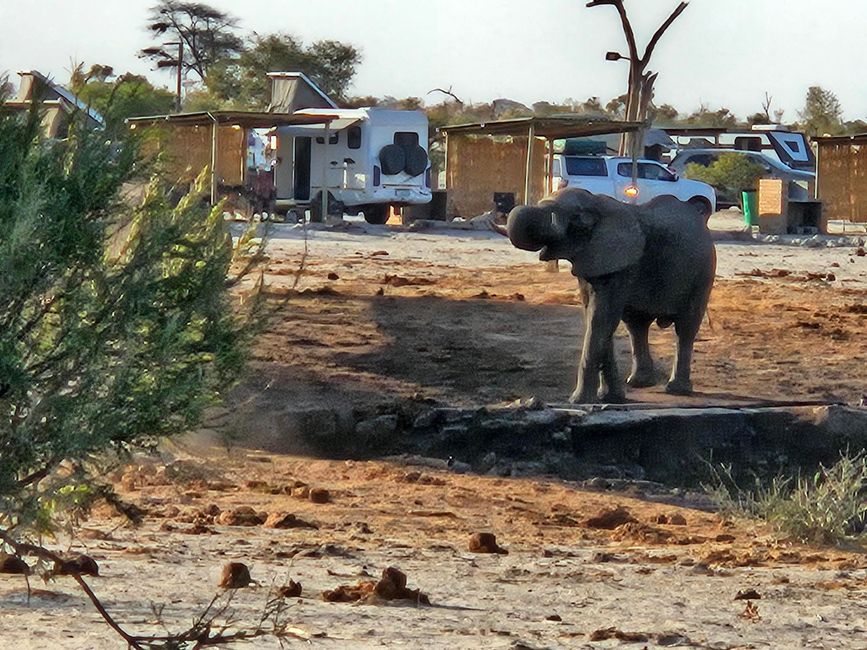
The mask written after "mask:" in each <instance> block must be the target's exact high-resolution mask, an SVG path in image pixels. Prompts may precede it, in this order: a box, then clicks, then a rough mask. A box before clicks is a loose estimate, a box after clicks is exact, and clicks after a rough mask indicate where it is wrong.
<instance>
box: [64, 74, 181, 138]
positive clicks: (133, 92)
mask: <svg viewBox="0 0 867 650" xmlns="http://www.w3.org/2000/svg"><path fill="white" fill-rule="evenodd" d="M112 77H114V71H113V69H112V68H111V67H110V66H103V65H98V64H97V65H93V66H91V67H90V70H89V71H88V72H84V68H83V66H82V65H81V64H79V65H78V66H76V67H75V69H74V70H73V71H72V76H71V78H70V88H71V90H72V91H73V92H74V93H75V94H76V95H78V97H79V98H80V99H81V100H82V101H83V102H85V103H86V104H88V105H89V106H92V107H93V108H94V109H96V110H97V111H99V112H100V113H101V114H102V116H103V117H104V118H105V120H106V127H107V128H108V130H109V133H112V134H113V133H117V132H119V131H120V130H121V129H123V128H124V120H125V119H126V118H128V117H139V116H142V115H162V114H164V113H168V112H170V111H171V110H172V108H173V107H174V102H175V96H174V94H173V93H171V92H169V91H168V90H166V89H164V88H155V87H154V86H153V85H152V84H151V83H150V82H149V81H148V80H147V79H146V78H145V77H143V76H141V75H135V74H132V73H129V72H128V73H126V74H123V75H120V76H119V77H115V78H114V79H112Z"/></svg>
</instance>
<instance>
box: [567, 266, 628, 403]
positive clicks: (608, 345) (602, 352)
mask: <svg viewBox="0 0 867 650" xmlns="http://www.w3.org/2000/svg"><path fill="white" fill-rule="evenodd" d="M627 286H628V279H627V278H624V277H621V276H619V275H612V276H606V277H605V278H602V279H598V280H594V281H590V282H584V283H582V290H583V291H584V292H585V293H586V295H585V302H584V304H585V313H584V320H585V326H584V347H583V349H582V351H581V361H580V362H579V364H578V384H577V385H576V387H575V391H574V392H573V393H572V396H571V398H570V401H571V402H573V403H579V404H588V403H591V402H595V401H597V399H598V395H597V394H598V391H599V378H600V374H602V375H604V378H605V383H606V385H607V386H606V389H607V396H608V397H610V398H611V399H617V398H618V395H619V396H620V397H619V400H622V397H623V386H622V384H621V382H620V377H619V374H618V372H617V364H616V359H615V358H614V342H613V337H614V331H615V330H616V329H617V325H618V323H620V318H621V316H622V315H623V306H624V304H625V302H626V288H627Z"/></svg>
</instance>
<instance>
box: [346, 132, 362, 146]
mask: <svg viewBox="0 0 867 650" xmlns="http://www.w3.org/2000/svg"><path fill="white" fill-rule="evenodd" d="M346 145H347V146H348V147H349V148H350V149H361V127H360V126H351V127H349V130H348V131H347V132H346Z"/></svg>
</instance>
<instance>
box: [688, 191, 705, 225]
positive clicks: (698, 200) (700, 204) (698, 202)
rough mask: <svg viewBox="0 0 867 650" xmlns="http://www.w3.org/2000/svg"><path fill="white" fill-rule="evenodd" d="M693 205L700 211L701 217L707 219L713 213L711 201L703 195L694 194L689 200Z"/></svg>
mask: <svg viewBox="0 0 867 650" xmlns="http://www.w3.org/2000/svg"><path fill="white" fill-rule="evenodd" d="M687 203H689V204H690V205H691V206H692V207H694V208H695V209H696V210H698V213H699V214H700V215H701V217H702V218H703V219H704V220H705V221H707V220H708V219H710V215H711V205H710V201H708V200H707V199H706V198H704V197H702V196H694V197H692V198H691V199H690V200H689V201H687Z"/></svg>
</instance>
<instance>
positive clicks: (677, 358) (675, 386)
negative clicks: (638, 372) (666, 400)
mask: <svg viewBox="0 0 867 650" xmlns="http://www.w3.org/2000/svg"><path fill="white" fill-rule="evenodd" d="M701 318H702V315H701V314H699V315H698V316H697V317H695V316H694V315H691V316H690V317H688V318H685V319H683V320H677V321H675V323H674V331H675V332H676V333H677V351H676V352H675V355H674V365H673V367H672V369H671V379H669V380H668V384H666V386H665V392H666V393H671V394H672V395H691V394H692V380H691V379H690V373H691V371H692V349H693V346H694V345H695V339H696V336H697V335H698V328H699V325H701Z"/></svg>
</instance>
